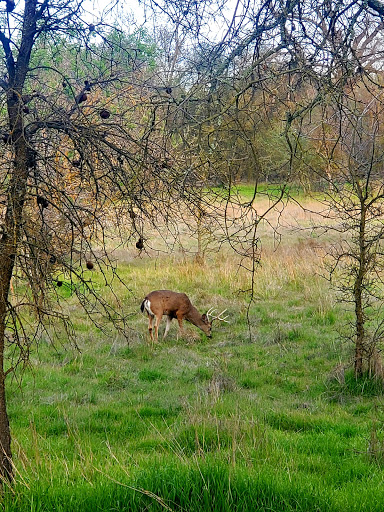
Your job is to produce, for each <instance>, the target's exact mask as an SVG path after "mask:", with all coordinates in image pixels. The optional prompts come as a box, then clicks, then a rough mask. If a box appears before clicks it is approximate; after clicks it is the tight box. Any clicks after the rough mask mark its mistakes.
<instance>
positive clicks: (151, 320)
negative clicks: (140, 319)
mask: <svg viewBox="0 0 384 512" xmlns="http://www.w3.org/2000/svg"><path fill="white" fill-rule="evenodd" d="M148 320H149V324H148V331H149V335H150V337H151V341H152V343H153V333H152V324H153V316H152V315H148Z"/></svg>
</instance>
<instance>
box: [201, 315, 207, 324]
mask: <svg viewBox="0 0 384 512" xmlns="http://www.w3.org/2000/svg"><path fill="white" fill-rule="evenodd" d="M201 318H202V320H203V322H205V323H208V317H207V315H206V314H205V313H204V315H201Z"/></svg>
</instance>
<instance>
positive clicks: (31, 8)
mask: <svg viewBox="0 0 384 512" xmlns="http://www.w3.org/2000/svg"><path fill="white" fill-rule="evenodd" d="M36 7H37V0H26V2H25V9H24V19H23V29H22V37H21V41H20V44H19V53H18V58H17V62H15V60H14V57H13V53H12V48H11V44H10V40H9V39H7V38H6V37H5V35H4V34H3V33H2V32H0V41H1V43H2V45H3V50H4V54H5V61H6V65H7V71H8V87H7V89H6V91H7V110H8V119H9V133H10V136H9V142H10V143H11V147H12V152H13V155H12V161H13V167H12V169H11V171H10V174H9V186H8V190H7V199H6V201H7V202H6V212H5V217H4V221H3V223H2V225H1V226H0V228H1V237H0V450H1V452H0V454H1V456H0V476H1V477H3V478H7V479H8V480H12V479H13V468H12V452H11V433H10V428H9V420H8V413H7V403H6V393H5V379H6V376H7V369H6V368H5V364H4V363H5V343H6V327H7V315H8V305H9V301H8V297H9V291H10V286H11V279H12V274H13V270H14V267H15V261H16V255H17V250H18V245H19V241H20V232H21V226H22V220H23V209H24V202H25V197H26V193H27V182H28V174H29V168H28V143H27V140H26V138H25V133H24V122H23V108H22V107H23V104H22V93H23V89H24V84H25V78H26V75H27V71H28V66H29V61H30V58H31V52H32V47H33V44H34V37H35V34H36V22H37V16H36ZM41 13H42V11H41V12H40V15H41Z"/></svg>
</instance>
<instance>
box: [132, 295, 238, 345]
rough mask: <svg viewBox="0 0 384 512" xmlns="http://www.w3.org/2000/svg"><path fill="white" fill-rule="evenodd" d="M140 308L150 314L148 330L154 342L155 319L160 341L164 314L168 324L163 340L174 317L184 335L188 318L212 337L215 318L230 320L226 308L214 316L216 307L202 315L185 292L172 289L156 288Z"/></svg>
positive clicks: (156, 332)
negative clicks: (226, 314) (225, 314)
mask: <svg viewBox="0 0 384 512" xmlns="http://www.w3.org/2000/svg"><path fill="white" fill-rule="evenodd" d="M140 309H141V312H142V313H146V314H147V315H148V319H149V325H148V330H149V335H150V337H151V341H152V343H153V341H154V339H153V320H155V340H156V342H158V337H159V325H160V322H161V319H162V317H163V315H166V316H167V325H166V327H165V331H164V336H163V340H164V339H165V337H166V336H167V334H168V331H169V328H170V326H171V322H172V320H173V319H174V318H177V321H178V322H179V328H180V333H181V335H184V329H183V320H187V321H188V322H191V324H193V325H195V326H196V327H198V328H199V329H201V330H202V331H203V332H204V333H205V334H206V335H207V337H208V338H212V322H213V321H214V320H221V321H222V322H228V320H227V318H228V316H226V317H223V316H222V315H223V314H224V313H225V312H226V311H227V310H226V309H224V311H222V312H221V313H220V314H219V315H216V316H212V315H213V311H214V309H213V308H210V309H209V310H208V311H207V312H206V313H204V314H203V315H201V314H200V313H199V311H198V310H197V309H196V308H195V306H193V305H192V303H191V301H190V300H189V298H188V296H187V295H186V294H185V293H179V292H173V291H171V290H155V291H153V292H151V293H149V294H148V295H147V296H146V297H145V298H144V300H143V302H142V303H141V307H140Z"/></svg>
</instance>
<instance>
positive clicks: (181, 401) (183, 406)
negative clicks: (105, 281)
mask: <svg viewBox="0 0 384 512" xmlns="http://www.w3.org/2000/svg"><path fill="white" fill-rule="evenodd" d="M320 266H321V260H320V259H318V257H317V256H316V254H315V253H314V252H313V251H312V249H311V245H310V241H309V240H308V241H307V242H305V241H304V242H303V241H302V240H293V239H292V238H291V239H290V243H289V246H288V247H281V250H278V251H269V250H268V249H267V250H266V252H265V254H264V259H263V266H262V267H261V268H260V270H259V271H258V274H257V276H256V282H255V297H254V298H255V301H254V302H253V304H252V305H251V307H250V310H249V322H250V324H249V325H250V327H251V330H250V331H249V329H248V327H249V326H248V323H247V308H248V301H247V294H245V293H241V292H240V291H241V290H246V289H247V288H248V286H249V281H248V278H249V276H248V275H247V273H246V272H245V271H242V270H240V271H239V268H238V262H236V261H235V259H234V258H233V256H231V255H229V254H226V252H225V250H223V252H221V253H220V254H218V255H216V256H212V259H211V260H210V261H208V263H207V265H206V266H198V265H196V264H195V263H193V262H192V261H190V262H189V261H185V258H184V257H182V256H181V255H180V258H178V257H177V255H173V257H172V258H170V257H167V256H163V257H159V258H157V260H156V263H155V262H154V261H153V260H151V259H149V258H147V257H145V258H142V259H133V260H132V261H131V262H130V263H126V264H122V265H120V268H119V271H120V275H121V276H122V278H123V280H124V281H125V283H126V285H127V286H128V288H129V289H130V290H131V292H127V291H126V289H124V288H123V287H122V286H121V287H119V285H118V283H117V284H116V288H115V292H116V293H117V294H118V295H119V296H120V297H121V299H122V301H123V303H124V309H125V311H126V314H127V315H129V318H130V327H131V329H132V330H131V332H130V336H129V343H128V342H127V340H125V339H123V338H121V337H120V336H119V335H116V334H114V333H112V331H111V335H110V336H105V335H104V334H103V333H102V332H101V331H100V330H98V329H96V328H94V327H93V326H92V325H91V324H90V323H89V321H88V320H87V319H86V318H85V317H84V316H83V314H82V313H81V311H80V310H79V308H77V307H76V302H75V297H73V296H71V295H67V294H65V295H63V297H62V301H63V305H64V307H66V308H68V311H71V317H72V318H73V321H74V324H75V327H76V333H77V340H76V341H77V344H78V345H79V348H80V352H78V351H76V349H74V348H72V347H70V346H68V344H67V340H66V339H65V338H63V339H61V340H60V343H59V344H57V346H56V347H52V346H51V345H50V344H49V343H48V342H47V341H46V340H45V341H44V340H42V341H41V342H40V344H39V347H38V348H37V347H34V348H33V350H32V353H31V361H32V370H31V371H27V372H26V373H25V374H24V378H23V380H22V382H21V384H20V383H19V382H18V381H16V380H15V381H12V382H9V386H8V407H9V414H10V422H11V428H12V435H13V453H14V461H15V467H16V482H15V484H14V486H13V488H12V489H11V490H9V489H8V490H7V491H6V492H5V494H4V496H3V498H2V504H1V506H2V510H4V511H7V512H10V511H18V512H20V511H21V512H22V511H36V512H37V511H39V512H40V511H47V512H48V511H61V512H67V511H68V512H69V511H71V512H72V511H74V510H79V511H80V510H81V511H88V510H89V511H124V510H126V511H128V510H129V511H144V510H145V511H147V510H150V511H156V510H159V511H160V510H174V511H188V512H193V511H199V512H204V511H207V512H208V511H210V512H211V511H228V512H229V511H231V512H233V511H239V512H240V511H252V512H254V511H265V510H272V511H276V512H277V511H287V512H293V511H303V512H309V511H321V512H325V511H335V512H336V511H341V510H342V511H345V512H357V511H360V510H369V511H370V512H376V511H377V512H382V510H383V508H384V488H383V486H382V481H383V477H384V471H383V462H384V428H383V419H384V408H383V389H382V386H380V385H379V384H378V383H372V382H370V381H367V380H362V381H360V382H356V381H355V380H354V379H353V378H352V376H351V372H350V370H349V369H348V367H347V365H348V362H349V361H350V357H351V349H352V347H351V346H348V345H346V344H345V343H344V342H341V341H339V340H338V335H337V330H338V329H339V328H340V327H341V326H342V325H343V324H344V323H345V322H346V321H348V320H349V319H350V314H349V313H348V312H345V311H343V310H342V309H341V306H340V305H339V304H337V303H335V301H334V297H333V296H332V292H331V291H330V290H329V289H328V285H327V282H326V281H325V280H323V279H322V278H321V277H320V276H319V275H318V272H317V271H318V270H319V269H320ZM92 278H93V279H94V280H95V281H96V283H97V280H98V279H99V276H98V273H97V272H93V274H92ZM156 288H171V289H172V288H173V289H176V290H180V291H181V290H182V291H186V292H187V293H188V295H189V296H190V297H191V299H192V301H193V303H194V304H195V305H196V306H197V307H198V308H199V309H200V310H201V311H203V310H204V309H205V308H206V309H207V308H208V307H210V306H214V307H216V308H218V309H224V308H227V309H228V313H229V319H230V323H229V324H219V325H217V326H216V327H215V328H214V331H213V338H212V339H207V338H206V337H205V336H204V335H203V334H202V333H200V331H198V330H197V329H196V328H195V327H193V326H190V325H189V326H186V327H187V334H186V336H185V338H184V339H183V338H181V337H179V336H178V329H177V323H176V322H174V324H175V325H173V324H172V327H171V330H170V332H169V338H168V339H167V340H166V341H165V342H162V341H161V342H160V343H159V344H158V345H155V346H151V345H149V343H148V340H147V320H146V318H144V316H143V315H142V314H141V313H140V311H139V306H140V302H141V299H142V298H143V296H144V295H145V294H146V293H147V292H149V291H150V290H151V289H156ZM106 293H107V292H106ZM164 327H165V321H163V325H162V327H161V328H160V332H162V330H163V329H164Z"/></svg>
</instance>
